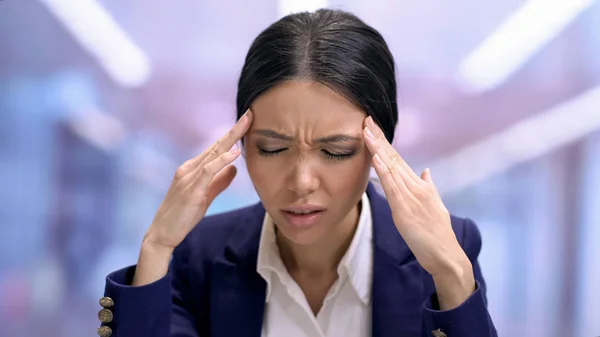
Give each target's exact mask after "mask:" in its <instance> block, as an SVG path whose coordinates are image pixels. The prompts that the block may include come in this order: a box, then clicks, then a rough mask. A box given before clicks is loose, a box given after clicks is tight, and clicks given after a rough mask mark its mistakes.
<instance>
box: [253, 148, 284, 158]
mask: <svg viewBox="0 0 600 337" xmlns="http://www.w3.org/2000/svg"><path fill="white" fill-rule="evenodd" d="M285 150H287V148H283V149H277V150H265V149H261V148H260V147H259V148H258V154H260V155H261V156H264V157H268V156H275V155H278V154H280V153H281V152H283V151H285Z"/></svg>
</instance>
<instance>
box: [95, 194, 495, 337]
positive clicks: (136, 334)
mask: <svg viewBox="0 0 600 337" xmlns="http://www.w3.org/2000/svg"><path fill="white" fill-rule="evenodd" d="M367 195H368V197H369V200H370V202H371V209H372V215H373V247H374V256H373V260H374V261H373V283H372V287H373V288H372V307H373V309H372V310H373V312H372V324H373V334H372V336H374V337H418V336H422V337H425V336H432V335H433V336H444V334H445V336H448V337H496V336H497V333H496V329H495V328H494V325H493V323H492V320H491V318H490V316H489V314H488V310H487V304H486V295H485V282H484V280H483V277H482V275H481V269H480V267H479V264H478V263H477V256H478V255H479V251H480V249H481V236H480V233H479V230H478V229H477V228H476V226H475V224H474V223H473V222H472V221H470V220H468V219H462V218H457V217H452V226H453V229H454V231H455V233H456V236H457V238H458V240H459V242H460V244H461V246H462V247H463V249H464V250H465V252H466V253H467V255H468V256H469V258H470V260H471V262H472V264H473V268H474V272H475V278H476V283H477V289H476V291H475V292H474V293H473V294H472V295H471V296H470V297H469V298H468V299H467V300H466V301H465V302H464V303H463V304H462V305H461V306H459V307H458V308H455V309H453V310H449V311H439V310H438V308H437V304H436V302H437V299H436V295H435V287H434V284H433V280H432V278H431V276H430V275H429V274H428V273H427V272H426V271H425V270H424V269H423V268H422V267H421V266H420V265H419V263H418V262H417V261H416V260H415V257H414V255H413V254H412V253H411V251H410V249H409V248H408V246H407V245H406V243H405V242H404V240H403V239H402V237H401V236H400V234H399V233H398V231H397V230H396V227H395V225H394V222H393V220H392V213H391V211H390V207H389V205H388V203H387V200H386V199H385V198H384V197H383V196H382V195H380V194H379V193H378V192H377V191H376V190H375V187H374V186H373V185H372V184H369V186H368V188H367ZM264 215H265V209H264V208H263V206H262V204H260V203H259V204H256V205H254V206H250V207H247V208H243V209H238V210H234V211H231V212H228V213H223V214H219V215H214V216H208V217H205V218H204V219H203V220H202V221H201V222H200V223H199V224H198V225H197V226H196V227H195V228H194V229H193V230H192V231H191V233H190V234H189V235H188V236H187V237H186V239H185V240H184V241H183V242H182V243H181V244H180V245H179V246H178V247H177V248H176V250H175V252H174V254H173V259H172V262H171V265H170V269H169V272H168V274H167V275H166V276H165V277H164V278H162V279H160V280H158V281H156V282H154V283H151V284H148V285H145V286H141V287H131V286H130V285H131V282H132V279H133V275H134V273H135V266H130V267H127V268H124V269H121V270H118V271H115V272H113V273H111V274H110V275H108V276H107V278H106V288H105V293H104V295H105V296H107V297H110V298H112V299H113V301H114V306H113V307H112V308H111V310H112V311H113V314H114V318H113V320H112V322H110V323H107V324H104V325H108V327H109V328H111V329H112V336H111V337H175V336H176V337H208V336H211V337H238V336H244V337H260V335H261V328H262V323H263V315H264V309H265V293H266V283H265V281H264V280H263V279H262V278H261V277H260V275H259V274H258V273H257V272H256V262H257V255H258V246H259V238H260V234H261V226H262V222H263V217H264ZM338 324H344V322H343V321H340V322H338ZM438 329H440V331H441V332H443V333H444V334H440V333H437V332H435V333H432V331H434V330H438ZM282 337H283V336H282ZM340 337H343V336H340Z"/></svg>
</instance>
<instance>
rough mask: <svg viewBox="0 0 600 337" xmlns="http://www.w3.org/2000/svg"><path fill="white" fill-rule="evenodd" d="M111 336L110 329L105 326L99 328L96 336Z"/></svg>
mask: <svg viewBox="0 0 600 337" xmlns="http://www.w3.org/2000/svg"><path fill="white" fill-rule="evenodd" d="M110 335H112V329H111V328H109V327H107V326H101V327H99V328H98V336H100V337H110Z"/></svg>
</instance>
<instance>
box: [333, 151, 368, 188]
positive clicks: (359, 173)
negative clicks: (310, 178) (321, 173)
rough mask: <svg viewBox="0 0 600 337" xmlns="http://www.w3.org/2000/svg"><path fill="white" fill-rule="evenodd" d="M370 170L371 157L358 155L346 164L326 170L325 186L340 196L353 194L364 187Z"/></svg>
mask: <svg viewBox="0 0 600 337" xmlns="http://www.w3.org/2000/svg"><path fill="white" fill-rule="evenodd" d="M370 170H371V156H370V155H368V154H359V155H357V156H356V157H354V158H352V159H350V160H347V161H346V162H343V163H339V164H337V165H332V166H331V168H329V169H328V170H327V177H326V182H325V184H327V185H328V186H329V187H330V188H331V189H334V190H336V191H338V193H340V194H345V193H353V191H359V190H362V189H363V187H364V186H365V185H366V183H367V181H368V180H369V174H370ZM334 186H335V187H334Z"/></svg>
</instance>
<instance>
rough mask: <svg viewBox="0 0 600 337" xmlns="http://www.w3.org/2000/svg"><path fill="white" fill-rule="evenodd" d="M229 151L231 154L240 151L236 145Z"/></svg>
mask: <svg viewBox="0 0 600 337" xmlns="http://www.w3.org/2000/svg"><path fill="white" fill-rule="evenodd" d="M229 152H231V153H232V154H238V153H239V152H240V148H239V147H238V146H237V145H234V146H233V147H232V148H231V150H229Z"/></svg>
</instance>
